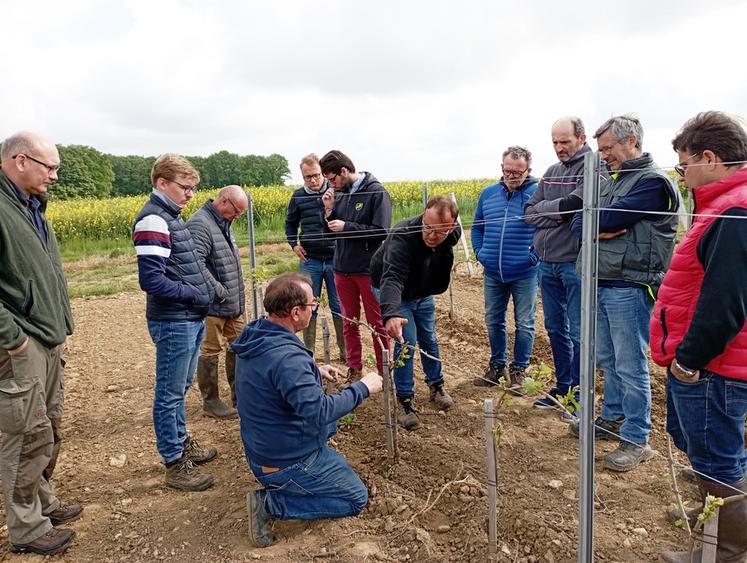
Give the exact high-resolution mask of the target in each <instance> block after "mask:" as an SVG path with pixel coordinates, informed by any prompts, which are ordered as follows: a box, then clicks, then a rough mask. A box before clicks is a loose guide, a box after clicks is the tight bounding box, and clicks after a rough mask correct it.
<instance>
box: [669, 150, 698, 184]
mask: <svg viewBox="0 0 747 563" xmlns="http://www.w3.org/2000/svg"><path fill="white" fill-rule="evenodd" d="M698 155H700V153H699V152H696V153H695V154H692V155H690V156H688V157H687V158H686V159H685V162H680V163H679V164H676V165H675V166H674V171H675V172H677V174H679V175H680V177H681V178H684V177H685V171H686V170H687V167H688V166H689V164H688V162H687V161H688V160H690V159H692V158H695V157H696V156H698Z"/></svg>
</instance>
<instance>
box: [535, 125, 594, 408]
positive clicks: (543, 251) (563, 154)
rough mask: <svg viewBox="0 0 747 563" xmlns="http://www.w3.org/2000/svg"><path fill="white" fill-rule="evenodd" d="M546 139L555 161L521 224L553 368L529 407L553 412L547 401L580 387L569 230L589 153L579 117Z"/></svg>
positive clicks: (577, 293)
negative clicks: (533, 258)
mask: <svg viewBox="0 0 747 563" xmlns="http://www.w3.org/2000/svg"><path fill="white" fill-rule="evenodd" d="M550 135H551V137H552V145H553V149H554V150H555V154H556V155H557V157H558V162H557V163H555V164H553V165H552V166H550V168H548V169H547V172H545V174H544V176H543V177H542V178H541V179H540V182H539V186H538V187H537V191H535V192H534V194H533V195H532V197H530V198H529V201H528V202H527V205H526V207H525V208H524V214H525V215H526V218H525V220H526V222H527V223H528V224H529V225H532V226H534V227H536V228H537V231H536V232H535V233H534V248H535V250H536V251H537V253H538V254H539V257H540V260H541V262H540V266H539V282H540V287H541V290H542V310H543V312H544V318H545V329H546V330H547V335H548V337H549V338H550V348H551V349H552V357H553V362H554V364H555V385H554V386H553V388H552V389H550V390H549V391H548V392H547V394H548V397H543V398H541V399H538V400H536V401H535V402H534V406H535V407H536V408H540V409H554V408H555V407H556V405H557V403H556V402H555V401H553V400H552V399H550V398H549V396H553V397H556V398H558V397H563V396H565V395H566V394H567V393H568V392H569V391H570V390H572V389H574V388H576V387H578V384H579V373H580V371H579V370H580V353H581V276H579V275H578V273H577V272H576V259H577V258H578V251H579V249H580V246H581V245H580V243H579V240H578V238H576V237H575V236H574V235H573V233H571V228H570V227H571V219H572V218H573V213H574V212H575V211H577V210H578V209H581V205H582V204H583V187H584V183H583V181H584V157H585V156H586V154H588V153H590V152H591V147H589V145H588V144H587V143H586V131H585V130H584V124H583V122H582V121H581V118H579V117H574V116H568V117H562V118H560V119H558V120H557V121H556V122H555V123H553V125H552V129H551V131H550Z"/></svg>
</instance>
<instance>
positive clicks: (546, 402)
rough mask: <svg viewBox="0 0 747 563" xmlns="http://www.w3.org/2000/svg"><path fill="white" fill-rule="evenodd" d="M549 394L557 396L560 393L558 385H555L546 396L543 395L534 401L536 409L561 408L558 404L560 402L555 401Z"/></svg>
mask: <svg viewBox="0 0 747 563" xmlns="http://www.w3.org/2000/svg"><path fill="white" fill-rule="evenodd" d="M547 395H550V396H552V397H557V396H558V395H559V392H558V388H557V387H553V388H552V389H550V390H549V391H548V392H547V393H546V394H545V396H544V397H541V398H540V399H537V400H536V401H534V405H533V406H534V408H535V409H543V410H547V409H559V408H560V407H559V406H558V403H556V402H555V401H553V400H552V399H551V398H550V397H548V396H547Z"/></svg>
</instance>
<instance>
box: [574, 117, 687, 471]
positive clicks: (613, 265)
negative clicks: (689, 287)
mask: <svg viewBox="0 0 747 563" xmlns="http://www.w3.org/2000/svg"><path fill="white" fill-rule="evenodd" d="M594 138H595V139H596V140H597V144H598V145H599V152H600V153H601V154H602V158H603V159H604V161H605V162H606V163H607V167H608V168H609V170H610V179H609V181H606V182H603V183H602V184H601V186H600V188H599V207H600V212H599V258H598V263H597V275H598V278H599V282H598V289H597V319H596V322H597V357H596V361H597V367H599V368H601V369H602V370H603V371H604V401H603V402H602V412H601V417H599V418H597V420H596V421H595V425H596V427H597V429H596V430H595V433H594V435H595V438H597V439H606V440H617V439H618V434H619V439H620V443H619V446H618V447H617V448H616V449H615V450H613V451H611V452H610V453H608V454H606V455H605V456H604V457H603V458H602V466H603V467H605V468H606V469H610V470H612V471H630V470H631V469H633V468H634V467H636V466H637V465H638V464H639V463H641V462H643V461H646V460H648V459H651V457H653V455H654V452H653V450H652V449H651V448H650V447H649V445H648V437H649V434H650V433H651V384H650V381H649V372H648V358H647V356H646V349H647V348H648V343H649V321H650V320H651V311H652V308H653V305H654V299H655V297H656V292H657V290H658V289H659V286H660V285H661V282H662V280H663V279H664V272H665V271H666V270H667V268H668V267H669V261H670V260H671V259H672V252H673V251H674V237H675V235H676V234H677V223H678V218H677V214H676V213H674V212H676V211H677V210H678V208H679V191H678V190H677V188H676V186H675V185H674V182H673V181H672V179H671V178H669V176H667V175H666V173H665V172H663V171H662V170H661V169H660V168H659V167H658V166H657V165H656V163H655V162H654V160H653V158H652V157H651V155H650V154H649V153H647V152H643V149H642V145H643V127H642V126H641V122H640V121H639V120H638V119H636V118H635V117H632V116H630V115H620V116H616V117H611V118H610V119H608V120H607V121H606V122H604V123H603V124H602V125H601V126H600V127H599V129H597V131H596V133H595V134H594ZM657 212H659V213H657ZM582 229H583V227H582V221H581V215H580V214H577V215H576V216H575V217H574V218H573V223H572V224H571V231H573V232H574V234H576V236H578V237H579V238H581V233H582ZM570 432H571V434H574V435H578V433H579V429H578V421H574V422H572V423H571V425H570Z"/></svg>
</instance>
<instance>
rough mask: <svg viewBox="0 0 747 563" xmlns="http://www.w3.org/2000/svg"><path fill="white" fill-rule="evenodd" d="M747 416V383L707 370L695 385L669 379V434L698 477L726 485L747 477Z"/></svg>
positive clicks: (672, 378) (671, 377) (670, 376)
mask: <svg viewBox="0 0 747 563" xmlns="http://www.w3.org/2000/svg"><path fill="white" fill-rule="evenodd" d="M746 412H747V381H744V380H739V379H730V378H728V377H722V376H720V375H717V374H715V373H713V372H710V371H705V370H704V371H702V372H701V374H700V379H699V380H698V381H696V382H695V383H683V382H682V381H680V380H679V379H677V378H675V377H674V376H673V375H672V374H669V378H668V381H667V432H669V434H670V435H671V436H672V441H673V442H674V445H675V446H677V447H678V448H679V449H680V450H682V451H683V452H685V453H686V454H687V457H688V458H689V459H690V463H692V465H693V469H695V471H698V472H700V473H703V474H704V475H708V476H709V477H712V478H713V479H716V480H718V481H721V482H722V483H736V482H737V481H739V480H740V479H741V478H742V476H744V474H745V472H747V452H745V450H744V418H745V413H746Z"/></svg>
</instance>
